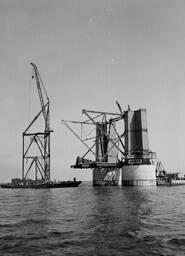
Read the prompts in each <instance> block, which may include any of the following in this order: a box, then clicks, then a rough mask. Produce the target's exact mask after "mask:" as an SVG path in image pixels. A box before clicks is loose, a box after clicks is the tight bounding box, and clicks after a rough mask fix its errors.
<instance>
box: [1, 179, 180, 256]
mask: <svg viewBox="0 0 185 256" xmlns="http://www.w3.org/2000/svg"><path fill="white" fill-rule="evenodd" d="M184 188H185V187H183V186H182V187H171V188H169V187H151V188H147V187H95V188H93V187H91V185H90V184H89V183H84V184H82V185H81V186H80V187H79V188H65V189H64V188H60V189H43V190H4V189H1V190H0V191H1V193H0V228H1V233H0V255H19V256H20V255H87V256H89V255H134V256H135V255H184V254H183V253H184V249H185V246H184V242H185V224H184V223H185V222H184V218H185V217H184V216H185V203H184V200H183V196H184V194H185V192H184Z"/></svg>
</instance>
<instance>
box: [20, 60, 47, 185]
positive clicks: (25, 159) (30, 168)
mask: <svg viewBox="0 0 185 256" xmlns="http://www.w3.org/2000/svg"><path fill="white" fill-rule="evenodd" d="M30 64H31V65H32V67H33V71H34V75H33V76H32V79H35V83H36V87H37V92H38V96H39V101H40V106H41V109H40V111H39V112H38V113H37V114H36V115H35V117H34V118H33V119H32V121H31V122H30V123H29V125H28V126H27V128H26V129H25V130H24V132H23V133H22V136H23V142H22V143H23V145H22V148H23V149H22V179H23V180H26V179H28V178H29V174H30V172H33V173H32V175H34V179H35V181H39V180H41V181H46V182H47V181H50V133H51V132H52V131H51V130H50V109H49V107H50V101H49V97H48V94H47V92H46V89H45V87H44V84H43V82H42V79H41V76H40V73H39V70H38V68H37V66H36V65H35V64H34V63H30ZM41 116H43V118H42V117H41ZM40 119H42V126H44V127H43V128H40V127H39V129H38V128H37V130H36V131H35V130H34V128H33V127H34V126H35V124H36V123H38V122H39V121H40ZM39 124H40V123H39Z"/></svg>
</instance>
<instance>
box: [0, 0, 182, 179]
mask: <svg viewBox="0 0 185 256" xmlns="http://www.w3.org/2000/svg"><path fill="white" fill-rule="evenodd" d="M184 12H185V1H183V0H182V1H180V0H176V1H174V0H173V1H171V0H160V1H159V0H73V1H71V0H52V1H51V0H0V32H1V34H0V90H1V91H0V92H1V93H0V118H1V126H0V130H1V133H0V141H1V147H0V171H1V178H0V181H8V180H10V179H11V178H12V177H20V176H21V157H22V132H23V131H24V130H25V129H26V127H27V125H28V123H29V121H30V120H31V119H32V117H33V116H34V115H35V114H36V113H37V112H38V110H39V105H38V106H37V102H38V95H37V90H36V86H35V85H34V84H33V82H32V80H31V75H32V71H31V66H30V65H29V63H30V62H31V61H33V62H35V63H36V64H37V66H38V68H39V71H40V74H41V76H42V80H43V81H44V84H45V87H46V89H47V92H48V94H49V97H50V100H51V126H52V128H53V130H54V133H53V134H52V138H51V140H52V148H51V166H52V168H51V171H52V178H54V179H72V178H73V177H74V176H76V177H77V179H83V180H89V179H91V171H90V170H72V169H70V165H71V164H73V163H74V161H75V158H76V156H77V155H79V153H81V152H85V148H84V151H83V147H82V146H81V144H80V142H78V140H77V139H76V138H75V137H74V136H73V135H72V134H71V133H70V131H68V130H67V129H66V127H65V126H63V125H62V124H61V120H62V119H71V120H81V119H82V114H81V110H82V109H83V108H85V109H94V110H104V111H110V112H117V111H118V109H117V106H116V104H115V102H116V100H118V101H119V103H120V104H121V105H122V108H123V109H125V110H126V109H127V105H128V104H129V105H130V107H131V109H132V110H135V109H139V108H146V109H147V121H148V130H149V144H150V148H151V150H152V151H155V152H157V155H158V158H159V159H160V160H161V161H162V163H163V165H164V166H165V168H166V170H167V171H183V172H185V157H184V152H185V150H184V144H185V15H184ZM37 107H38V108H37Z"/></svg>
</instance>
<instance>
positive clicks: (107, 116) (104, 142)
mask: <svg viewBox="0 0 185 256" xmlns="http://www.w3.org/2000/svg"><path fill="white" fill-rule="evenodd" d="M120 112H121V107H120ZM82 114H84V115H85V116H86V117H87V120H85V121H82V122H78V121H66V120H62V123H63V124H64V125H65V126H66V127H67V128H68V129H69V130H70V131H71V132H72V133H73V134H74V135H75V136H76V137H77V138H78V139H79V140H80V141H81V143H82V144H83V145H84V146H85V147H86V149H87V151H86V152H85V154H84V155H83V156H82V157H79V156H78V157H77V159H76V163H75V164H74V165H72V166H71V167H72V168H80V169H88V168H91V169H93V172H94V173H93V176H94V177H93V180H94V181H95V180H96V179H97V176H99V177H98V179H100V180H102V181H103V183H104V185H107V184H111V185H114V184H115V181H116V180H117V179H118V173H119V169H120V168H121V166H122V161H121V158H124V150H125V147H124V143H123V141H122V139H123V137H124V134H122V135H120V134H119V133H118V132H117V130H116V125H115V123H116V122H118V121H121V120H123V119H124V113H123V112H121V113H119V114H118V113H110V112H103V111H93V110H85V109H83V110H82ZM70 124H79V125H81V127H84V126H85V127H86V126H92V127H93V128H94V132H93V135H92V132H90V133H89V136H87V137H85V138H82V132H81V134H78V133H77V132H76V131H75V130H74V129H73V128H72V127H71V125H70ZM112 134H114V136H113V137H112ZM89 142H90V145H89ZM89 153H91V154H92V155H93V158H94V159H93V160H89V159H87V158H86V157H87V155H88V154H89ZM112 154H113V156H112ZM118 154H119V155H120V159H119V157H118ZM95 176H96V177H95ZM94 185H95V184H94Z"/></svg>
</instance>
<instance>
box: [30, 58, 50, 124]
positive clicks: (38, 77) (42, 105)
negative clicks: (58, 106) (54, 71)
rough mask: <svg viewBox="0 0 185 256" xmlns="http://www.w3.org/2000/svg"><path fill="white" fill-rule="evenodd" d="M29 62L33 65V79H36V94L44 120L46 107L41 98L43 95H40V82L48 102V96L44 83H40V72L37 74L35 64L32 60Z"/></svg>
mask: <svg viewBox="0 0 185 256" xmlns="http://www.w3.org/2000/svg"><path fill="white" fill-rule="evenodd" d="M30 64H31V65H32V66H33V69H34V73H35V80H36V84H37V90H38V94H39V100H40V104H41V109H42V113H43V116H44V119H45V121H46V119H47V112H46V108H45V104H44V99H43V95H42V89H41V84H42V87H43V89H44V92H45V94H46V98H47V101H48V102H49V98H48V95H47V92H46V89H45V87H44V85H43V83H42V80H41V77H40V74H39V71H38V68H37V66H36V65H35V64H34V63H33V62H31V63H30Z"/></svg>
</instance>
